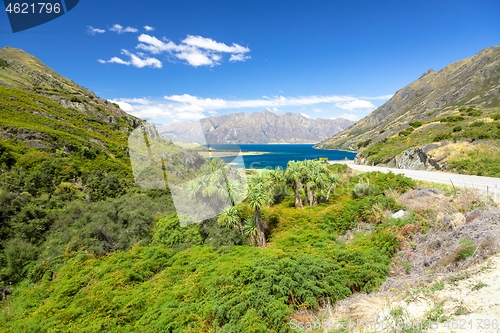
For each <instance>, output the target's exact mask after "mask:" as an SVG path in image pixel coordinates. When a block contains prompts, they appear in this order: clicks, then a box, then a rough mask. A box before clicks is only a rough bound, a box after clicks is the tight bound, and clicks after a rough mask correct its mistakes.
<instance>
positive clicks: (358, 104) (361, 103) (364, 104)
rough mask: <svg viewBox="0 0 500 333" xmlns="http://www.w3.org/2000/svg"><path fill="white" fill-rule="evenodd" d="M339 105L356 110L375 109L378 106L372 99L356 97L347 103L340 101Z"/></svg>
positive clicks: (342, 107) (345, 108)
mask: <svg viewBox="0 0 500 333" xmlns="http://www.w3.org/2000/svg"><path fill="white" fill-rule="evenodd" d="M337 106H338V107H339V108H341V109H344V110H354V109H375V108H376V106H375V105H373V104H372V103H371V102H370V101H366V100H362V99H356V100H353V101H349V102H346V103H339V104H337Z"/></svg>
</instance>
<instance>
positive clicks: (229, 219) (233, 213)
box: [217, 206, 242, 231]
mask: <svg viewBox="0 0 500 333" xmlns="http://www.w3.org/2000/svg"><path fill="white" fill-rule="evenodd" d="M217 223H218V224H219V225H220V226H221V227H223V228H237V229H239V230H240V231H242V228H241V219H240V211H239V209H238V206H233V207H231V208H229V209H228V210H226V211H225V212H224V213H222V214H220V215H219V217H218V218H217Z"/></svg>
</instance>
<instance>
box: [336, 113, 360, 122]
mask: <svg viewBox="0 0 500 333" xmlns="http://www.w3.org/2000/svg"><path fill="white" fill-rule="evenodd" d="M338 118H344V119H347V120H351V121H358V120H360V119H361V117H359V116H357V115H355V114H352V113H351V114H347V113H344V114H343V115H341V116H340V117H333V118H331V119H338Z"/></svg>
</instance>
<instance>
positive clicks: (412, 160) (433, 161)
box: [354, 142, 446, 171]
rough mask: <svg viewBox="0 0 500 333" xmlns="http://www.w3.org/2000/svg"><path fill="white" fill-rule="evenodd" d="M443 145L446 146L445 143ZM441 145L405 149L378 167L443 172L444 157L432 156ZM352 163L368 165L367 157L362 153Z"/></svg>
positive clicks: (444, 167) (433, 144)
mask: <svg viewBox="0 0 500 333" xmlns="http://www.w3.org/2000/svg"><path fill="white" fill-rule="evenodd" d="M444 144H446V142H445V143H444ZM442 145H443V143H431V144H428V145H425V146H421V147H415V148H410V149H407V150H405V151H404V152H403V153H401V154H399V155H397V156H395V157H392V158H389V159H387V160H385V161H384V163H383V164H381V165H380V166H386V167H389V168H398V169H409V170H427V171H435V170H444V169H446V163H445V162H444V159H445V157H446V156H444V155H443V156H434V155H433V152H434V150H436V149H437V148H439V147H441V146H442ZM354 163H355V164H360V165H368V164H369V162H368V158H367V156H365V155H363V154H362V153H358V154H357V155H356V158H355V159H354Z"/></svg>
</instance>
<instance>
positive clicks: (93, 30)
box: [87, 25, 106, 36]
mask: <svg viewBox="0 0 500 333" xmlns="http://www.w3.org/2000/svg"><path fill="white" fill-rule="evenodd" d="M105 32H106V30H104V29H99V28H94V27H93V26H91V25H89V26H87V33H88V34H89V35H92V36H95V35H96V34H103V33H105Z"/></svg>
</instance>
